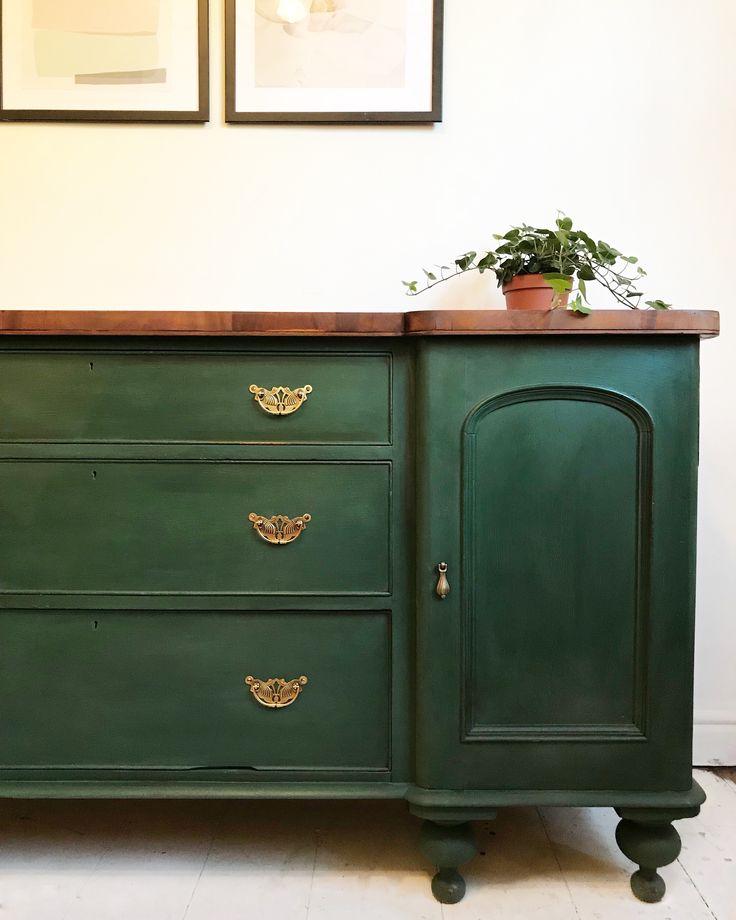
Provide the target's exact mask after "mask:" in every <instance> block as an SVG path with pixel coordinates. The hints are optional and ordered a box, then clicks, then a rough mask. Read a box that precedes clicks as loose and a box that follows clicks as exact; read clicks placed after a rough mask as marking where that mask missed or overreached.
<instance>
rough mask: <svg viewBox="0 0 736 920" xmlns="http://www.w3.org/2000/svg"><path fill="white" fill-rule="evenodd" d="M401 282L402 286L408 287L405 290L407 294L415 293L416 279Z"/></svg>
mask: <svg viewBox="0 0 736 920" xmlns="http://www.w3.org/2000/svg"><path fill="white" fill-rule="evenodd" d="M401 283H402V284H403V285H404V287H407V288H408V289H409V290H408V291H407V292H406V293H407V294H416V293H417V284H418V283H419V282H418V281H402V282H401Z"/></svg>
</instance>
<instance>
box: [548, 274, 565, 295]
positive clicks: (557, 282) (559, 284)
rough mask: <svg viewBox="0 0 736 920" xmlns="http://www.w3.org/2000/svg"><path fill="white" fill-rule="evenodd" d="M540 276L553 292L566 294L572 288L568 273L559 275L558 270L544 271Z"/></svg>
mask: <svg viewBox="0 0 736 920" xmlns="http://www.w3.org/2000/svg"><path fill="white" fill-rule="evenodd" d="M542 277H543V278H544V280H545V281H546V282H547V283H548V284H549V286H550V287H551V288H552V290H553V291H554V292H555V294H566V293H567V292H568V291H571V290H572V278H570V277H569V275H561V274H560V273H559V272H545V273H544V274H543V275H542Z"/></svg>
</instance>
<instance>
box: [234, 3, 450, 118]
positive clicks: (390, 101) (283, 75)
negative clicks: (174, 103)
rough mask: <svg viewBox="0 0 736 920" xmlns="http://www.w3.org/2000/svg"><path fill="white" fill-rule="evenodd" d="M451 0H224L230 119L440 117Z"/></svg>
mask: <svg viewBox="0 0 736 920" xmlns="http://www.w3.org/2000/svg"><path fill="white" fill-rule="evenodd" d="M443 22H444V0H225V70H226V76H225V84H226V88H225V97H226V98H225V108H226V120H227V121H228V122H229V123H231V124H237V123H241V124H242V123H281V124H284V123H333V124H334V123H337V124H363V123H412V122H413V123H421V122H439V121H442V54H443Z"/></svg>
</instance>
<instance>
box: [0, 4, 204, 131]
mask: <svg viewBox="0 0 736 920" xmlns="http://www.w3.org/2000/svg"><path fill="white" fill-rule="evenodd" d="M208 36H209V22H208V0H0V119H3V120H6V121H25V120H28V121H33V120H37V121H207V119H208V118H209V38H208Z"/></svg>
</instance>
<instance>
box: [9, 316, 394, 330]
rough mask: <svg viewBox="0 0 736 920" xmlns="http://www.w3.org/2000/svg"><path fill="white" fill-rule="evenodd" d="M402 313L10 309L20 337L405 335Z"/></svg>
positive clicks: (15, 328)
mask: <svg viewBox="0 0 736 920" xmlns="http://www.w3.org/2000/svg"><path fill="white" fill-rule="evenodd" d="M403 329H404V317H403V314H401V313H279V312H274V313H220V312H213V311H206V312H205V311H199V312H197V311H186V310H181V311H145V310H141V311H127V310H84V311H82V310H4V311H2V312H1V313H0V333H5V334H15V335H151V336H156V335H182V336H186V335H191V336H201V335H245V336H260V335H263V336H279V335H304V336H321V335H331V336H335V335H338V336H339V335H367V336H374V335H402V333H403Z"/></svg>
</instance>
